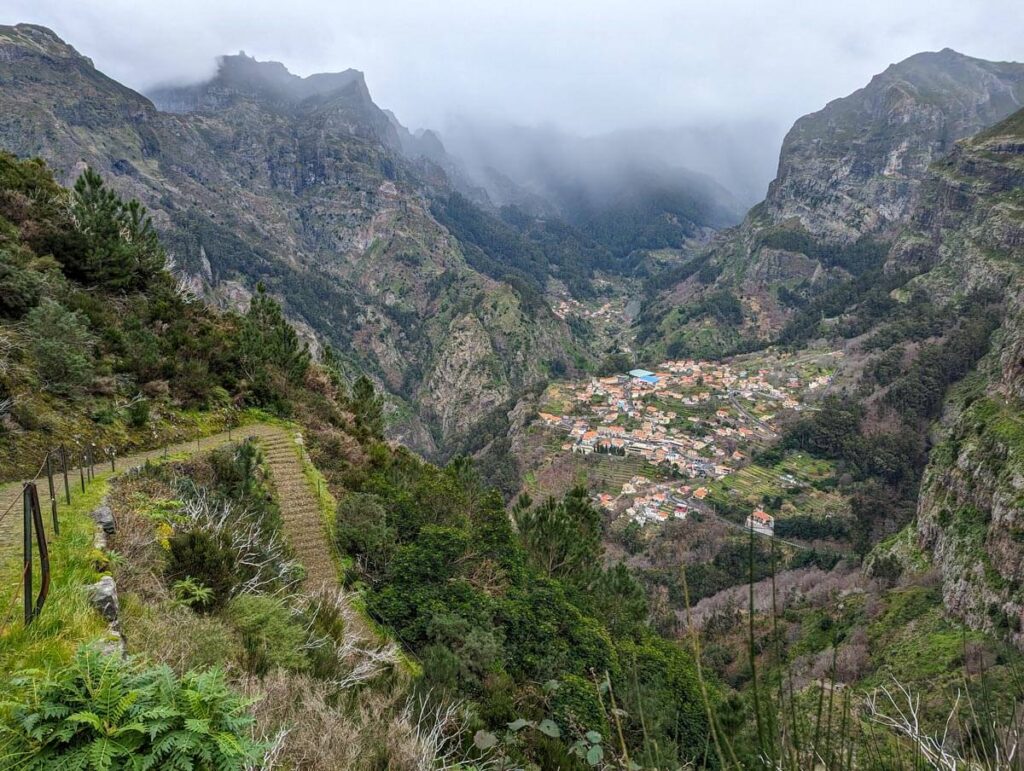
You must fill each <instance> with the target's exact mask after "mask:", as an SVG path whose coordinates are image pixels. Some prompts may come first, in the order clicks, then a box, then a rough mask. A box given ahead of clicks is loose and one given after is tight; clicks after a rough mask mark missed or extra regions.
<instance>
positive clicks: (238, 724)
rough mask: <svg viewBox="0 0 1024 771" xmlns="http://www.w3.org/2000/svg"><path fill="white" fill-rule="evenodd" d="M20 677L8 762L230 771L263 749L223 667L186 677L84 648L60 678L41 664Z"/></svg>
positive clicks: (10, 719) (96, 769) (6, 747)
mask: <svg viewBox="0 0 1024 771" xmlns="http://www.w3.org/2000/svg"><path fill="white" fill-rule="evenodd" d="M12 685H13V687H14V688H15V695H14V697H13V698H12V699H11V700H10V701H8V702H6V703H4V705H3V710H2V712H0V730H2V732H3V734H4V736H5V741H4V743H3V749H2V750H0V753H2V754H0V767H3V768H12V767H16V768H21V769H25V770H26V771H36V770H37V769H38V770H39V771H42V769H54V768H63V769H81V770H82V771H108V770H109V771H116V770H118V769H156V768H161V769H210V770H211V771H212V770H213V769H216V770H217V771H231V770H232V769H242V768H244V767H245V766H246V765H248V764H252V763H255V762H257V760H258V759H259V757H260V755H261V752H262V748H261V746H260V745H258V744H256V743H255V742H253V741H252V740H251V739H250V738H249V736H248V733H249V728H250V726H251V725H252V722H253V719H252V717H251V716H250V715H248V714H247V712H246V703H245V702H244V701H243V700H242V699H241V698H240V697H238V696H237V695H235V694H234V693H233V692H232V691H231V690H230V689H229V688H228V687H227V686H226V685H225V683H224V679H223V677H222V675H221V674H220V673H219V672H218V671H217V670H210V671H208V672H205V673H195V672H190V673H188V674H186V675H184V676H182V677H181V678H178V677H176V676H175V675H174V673H173V672H172V671H171V670H170V669H169V668H168V667H165V666H160V667H144V666H142V665H141V664H139V663H138V662H136V661H135V660H132V659H122V658H121V657H120V656H107V655H104V654H101V653H100V652H99V651H97V650H95V649H83V650H81V651H79V653H78V654H77V656H76V657H75V660H74V661H73V662H72V663H71V664H70V665H69V666H67V667H66V668H64V669H61V670H59V671H57V672H56V673H55V674H53V675H52V676H50V675H46V674H44V673H42V672H39V671H37V670H32V671H29V672H25V673H22V674H21V675H19V676H18V677H16V678H15V679H14V680H13V682H12Z"/></svg>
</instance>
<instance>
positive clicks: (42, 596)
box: [27, 482, 50, 618]
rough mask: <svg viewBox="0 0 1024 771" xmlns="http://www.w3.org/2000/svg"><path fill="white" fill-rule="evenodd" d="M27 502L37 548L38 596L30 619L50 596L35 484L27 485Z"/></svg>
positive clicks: (48, 557)
mask: <svg viewBox="0 0 1024 771" xmlns="http://www.w3.org/2000/svg"><path fill="white" fill-rule="evenodd" d="M27 492H28V493H29V500H30V504H31V508H32V522H33V526H34V529H35V531H36V546H37V547H39V596H38V597H36V606H35V610H33V611H32V618H35V617H36V616H38V615H39V613H40V611H41V610H42V609H43V605H45V604H46V598H47V597H48V596H49V595H50V549H49V548H48V547H47V545H46V530H44V529H43V512H42V510H41V509H40V508H39V489H38V488H37V487H36V483H35V482H29V483H28V491H27Z"/></svg>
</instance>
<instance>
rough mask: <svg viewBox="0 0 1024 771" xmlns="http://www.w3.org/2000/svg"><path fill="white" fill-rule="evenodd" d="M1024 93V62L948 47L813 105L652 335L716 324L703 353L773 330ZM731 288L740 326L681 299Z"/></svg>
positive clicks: (877, 237)
mask: <svg viewBox="0 0 1024 771" xmlns="http://www.w3.org/2000/svg"><path fill="white" fill-rule="evenodd" d="M1021 105H1024V65H1022V64H1017V63H997V62H987V61H983V60H980V59H973V58H971V57H968V56H963V55H962V54H958V53H956V52H955V51H951V50H949V49H946V50H943V51H940V52H938V53H923V54H918V55H916V56H912V57H910V58H909V59H906V60H905V61H903V62H900V63H898V64H894V65H892V66H890V67H889V68H888V69H887V70H886V71H885V72H883V73H881V74H879V75H877V76H875V77H874V78H873V79H872V80H871V82H870V83H869V84H868V85H867V86H865V87H864V88H862V89H860V90H859V91H856V92H854V93H853V94H851V95H849V96H847V97H844V98H842V99H837V100H835V101H833V102H830V103H829V104H828V105H827V106H826V107H825V108H824V109H822V110H821V111H819V112H816V113H813V114H811V115H807V116H804V117H803V118H801V119H800V120H798V121H797V122H796V124H795V125H794V126H793V128H792V129H791V130H790V132H789V133H788V134H787V136H786V139H785V141H784V143H783V146H782V151H781V154H780V158H779V171H778V175H777V177H776V179H775V181H774V182H772V184H771V186H770V188H769V192H768V196H767V198H766V199H765V200H764V201H763V202H762V203H761V204H759V205H758V206H756V207H754V208H753V209H752V210H751V211H750V213H749V214H748V215H747V218H746V219H745V221H744V222H743V224H741V225H740V226H738V227H737V228H734V229H732V230H730V231H724V232H723V233H722V234H721V235H720V236H719V237H718V238H717V239H715V241H713V242H712V244H711V245H710V247H709V249H708V250H707V251H706V252H705V253H704V254H703V255H702V256H701V257H699V258H698V259H699V260H701V261H702V267H703V269H702V270H700V271H694V272H693V273H692V275H690V276H687V278H686V280H685V281H683V282H681V283H679V284H677V285H675V286H674V287H672V288H671V289H670V290H668V291H667V292H665V293H663V294H662V295H661V296H660V297H659V298H658V299H657V300H656V301H655V302H654V303H653V304H652V305H651V307H650V308H649V309H648V310H647V312H646V313H645V315H644V317H643V318H642V321H643V322H645V326H644V327H642V329H641V337H642V338H643V342H644V344H645V345H646V346H647V347H648V349H649V350H650V351H652V353H659V352H662V351H664V350H665V349H666V348H667V347H668V346H670V345H672V344H673V343H676V345H677V348H680V349H681V351H683V352H685V351H686V350H687V349H689V348H692V347H693V346H694V345H695V341H697V340H699V338H700V335H701V334H703V335H704V337H705V338H707V337H708V334H709V333H708V332H707V331H706V330H707V328H709V327H710V328H712V329H714V330H715V332H716V338H715V339H717V340H719V341H721V342H722V346H723V347H720V349H719V350H718V351H716V350H714V348H712V349H711V350H698V352H699V353H716V352H719V353H720V352H722V351H723V350H725V349H726V348H727V347H728V345H729V344H731V345H736V344H737V338H738V340H739V344H741V345H742V344H744V343H753V342H756V341H758V340H761V341H764V340H769V339H772V338H773V337H774V336H775V335H776V334H778V333H779V331H780V330H781V329H782V328H783V326H784V325H785V323H786V322H787V321H788V320H789V319H790V318H792V317H793V316H794V314H795V313H796V311H797V310H798V309H799V308H800V307H801V306H803V305H806V304H807V303H808V302H810V301H812V300H813V299H814V298H815V297H817V296H819V295H820V294H821V293H822V292H823V291H824V290H826V289H827V288H828V287H830V286H834V285H835V284H836V283H837V282H842V281H846V280H850V278H851V277H856V276H858V275H861V274H863V273H865V272H867V271H870V270H873V269H877V268H878V267H879V266H880V263H881V261H882V259H883V258H884V256H885V253H886V251H887V250H886V249H885V245H886V244H887V243H888V242H889V241H890V240H891V239H892V238H893V237H894V235H895V234H896V233H897V232H898V231H899V229H900V228H901V227H903V226H904V225H906V224H907V222H908V219H909V217H910V215H911V213H912V212H913V211H915V207H916V205H917V202H918V200H919V197H920V186H921V181H922V179H923V178H924V177H925V174H926V171H927V169H928V167H929V165H930V164H931V163H932V162H933V161H935V160H936V159H938V158H941V157H942V156H944V155H945V154H946V153H948V152H949V151H950V150H951V149H952V148H953V146H954V144H955V143H956V141H957V140H959V139H962V138H964V137H968V136H972V135H974V134H976V133H977V132H979V131H981V130H983V129H985V128H986V127H988V126H991V125H993V124H994V123H996V122H998V121H1000V120H1002V119H1003V118H1005V117H1007V116H1008V115H1010V114H1011V113H1012V112H1014V111H1015V110H1017V109H1019V108H1020V107H1021ZM721 292H728V293H729V294H731V295H733V296H734V297H736V298H737V299H738V300H739V301H740V303H741V304H742V306H743V319H742V321H741V322H740V323H738V324H736V323H734V324H732V325H731V326H732V327H733V328H734V329H733V330H732V331H731V332H729V333H726V332H723V331H722V330H721V329H720V327H721V326H723V325H722V324H721V322H720V321H718V320H715V319H714V318H708V316H707V315H706V314H705V315H704V316H702V317H701V318H698V319H690V318H689V317H688V316H687V315H686V314H683V315H680V313H679V306H680V305H681V304H684V303H692V302H694V301H695V298H696V299H699V298H705V297H707V296H708V295H709V294H712V293H721ZM702 329H704V332H703V333H702V332H701V330H702Z"/></svg>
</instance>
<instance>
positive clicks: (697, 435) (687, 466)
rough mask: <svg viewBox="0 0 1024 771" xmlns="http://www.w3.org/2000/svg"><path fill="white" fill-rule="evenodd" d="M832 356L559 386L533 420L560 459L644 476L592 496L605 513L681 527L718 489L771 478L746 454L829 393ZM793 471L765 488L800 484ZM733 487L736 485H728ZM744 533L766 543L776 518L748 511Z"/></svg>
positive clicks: (639, 372)
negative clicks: (551, 437) (554, 439)
mask: <svg viewBox="0 0 1024 771" xmlns="http://www.w3.org/2000/svg"><path fill="white" fill-rule="evenodd" d="M838 355H839V354H837V353H833V354H829V355H828V356H826V357H823V358H822V359H819V360H815V361H814V362H810V363H809V362H807V361H795V360H790V359H787V358H786V357H784V356H774V357H771V358H770V359H755V358H749V359H740V360H734V361H732V362H728V363H726V362H705V361H698V360H692V359H686V360H678V361H666V362H663V363H662V364H660V365H659V366H658V367H656V368H655V369H654V371H650V370H645V369H634V370H632V371H630V372H623V373H620V374H614V375H609V376H606V377H591V378H589V379H587V380H582V381H575V382H569V383H557V384H554V385H551V386H549V388H548V391H547V392H546V393H545V395H544V398H543V402H542V408H541V410H540V413H539V419H540V423H541V424H542V425H543V426H545V427H546V428H547V429H549V430H550V431H553V432H558V434H559V435H561V436H562V437H563V438H562V440H561V441H560V442H559V444H558V447H559V448H560V450H561V452H562V453H565V454H568V453H571V454H573V455H574V456H588V457H589V458H591V459H594V460H599V459H603V460H605V462H606V463H608V464H614V462H615V460H616V459H621V460H622V461H623V462H627V463H628V465H630V466H633V467H636V468H638V469H640V470H639V471H638V473H635V474H633V475H632V476H631V477H630V478H628V479H627V480H625V481H622V482H621V485H619V484H616V485H615V486H614V488H611V489H608V487H607V485H606V489H603V490H598V491H596V492H595V500H596V502H597V503H599V505H600V506H601V507H602V508H603V509H604V510H606V511H607V512H609V513H610V514H613V515H615V516H616V517H620V516H621V517H628V518H629V519H631V520H632V521H633V522H636V523H638V524H640V525H644V524H648V523H659V522H665V521H667V520H669V519H686V518H687V517H688V516H690V515H691V514H692V513H693V512H695V511H702V512H708V511H710V510H711V509H712V508H713V505H712V504H713V501H714V499H715V496H716V495H721V494H723V491H726V490H729V491H731V492H733V493H735V490H731V488H733V487H741V486H742V483H743V480H744V477H745V476H746V477H754V476H755V473H756V474H757V475H760V476H759V477H756V478H757V479H760V477H763V476H766V475H769V472H768V471H766V470H764V469H761V468H760V467H752V466H751V453H753V452H755V451H756V450H757V449H758V448H764V447H767V446H769V445H770V444H771V443H773V442H774V440H775V439H776V438H777V436H778V421H779V418H780V417H781V416H783V415H785V414H787V413H788V414H790V415H792V414H795V413H799V412H801V411H803V410H805V409H807V408H808V407H807V404H808V397H810V396H813V395H816V394H821V393H822V392H824V391H825V390H826V389H827V388H828V386H829V385H830V383H831V379H832V374H833V372H834V366H832V361H833V358H834V357H835V356H838ZM794 473H795V470H792V471H787V470H785V469H775V470H772V471H771V472H770V476H772V477H774V478H773V479H769V480H768V481H769V482H770V484H773V485H775V486H777V487H779V488H789V489H799V488H800V487H801V486H805V482H804V481H802V480H801V479H799V478H798V477H797V476H795V475H794ZM734 480H739V482H740V483H741V484H740V485H731V484H730V482H733V481H734ZM769 487H770V485H769ZM769 487H766V488H765V489H769ZM765 497H766V498H767V496H765ZM737 524H738V523H737ZM745 527H747V528H751V529H753V530H754V531H756V532H759V533H762V534H765V535H771V534H772V533H773V532H774V528H775V518H774V516H773V515H772V514H771V513H769V512H767V511H765V509H764V508H763V507H761V506H759V505H752V506H751V507H750V509H749V513H748V515H747V517H746V522H745Z"/></svg>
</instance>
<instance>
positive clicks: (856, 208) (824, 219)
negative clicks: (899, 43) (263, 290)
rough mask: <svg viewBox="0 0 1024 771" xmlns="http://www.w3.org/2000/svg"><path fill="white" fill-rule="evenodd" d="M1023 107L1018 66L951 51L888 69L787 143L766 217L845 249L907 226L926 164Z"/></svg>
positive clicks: (814, 117) (1023, 81) (1023, 77)
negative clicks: (846, 245) (844, 244)
mask: <svg viewBox="0 0 1024 771" xmlns="http://www.w3.org/2000/svg"><path fill="white" fill-rule="evenodd" d="M1022 104H1024V64H1018V63H1012V62H988V61H984V60H981V59H974V58H972V57H969V56H964V55H963V54H960V53H957V52H956V51H953V50H951V49H948V48H947V49H944V50H942V51H938V52H929V53H921V54H916V55H914V56H911V57H910V58H908V59H906V60H904V61H902V62H899V63H897V64H893V65H890V66H889V67H888V68H887V69H886V70H885V71H884V72H882V73H880V74H878V75H876V76H875V77H873V78H872V79H871V82H870V83H868V85H867V86H865V87H864V88H861V89H859V90H858V91H855V92H854V93H852V94H850V95H849V96H847V97H844V98H842V99H836V100H834V101H832V102H830V103H829V104H828V105H826V106H825V108H824V109H822V110H820V111H818V112H816V113H812V114H810V115H806V116H804V117H803V118H800V120H798V121H797V122H796V124H794V126H793V128H792V129H791V130H790V132H789V133H788V134H787V135H786V139H785V141H784V142H783V146H782V152H781V155H780V158H779V172H778V176H777V177H776V179H775V181H774V182H772V184H771V186H770V188H769V192H768V197H767V199H766V201H765V206H764V212H765V213H767V214H769V215H770V216H771V218H772V219H773V220H774V221H775V222H783V221H786V220H796V221H799V222H800V224H801V225H802V226H803V227H804V228H805V229H806V230H808V231H810V232H811V233H813V234H814V235H816V236H819V237H824V238H828V239H834V240H838V241H852V240H855V239H856V238H858V237H859V236H861V235H865V234H878V233H885V232H887V231H889V230H891V229H892V228H893V227H895V226H899V225H901V224H903V223H904V222H905V221H906V217H907V216H908V214H909V212H910V211H911V210H912V209H913V206H914V203H915V201H916V196H917V192H918V187H919V183H920V180H921V179H922V178H923V177H924V175H925V173H926V171H927V169H928V166H929V164H931V162H932V161H934V160H936V159H937V158H939V157H941V156H943V155H945V154H946V153H948V152H949V151H950V150H951V149H952V147H953V145H954V143H955V142H956V141H957V140H959V139H962V138H964V137H966V136H970V135H973V134H975V133H977V132H978V131H980V130H982V129H983V128H985V127H986V126H990V125H992V124H994V123H996V122H997V121H999V120H1001V119H1003V118H1005V117H1006V116H1007V115H1009V114H1010V113H1012V112H1013V111H1015V110H1016V109H1019V108H1020V106H1021V105H1022Z"/></svg>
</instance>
